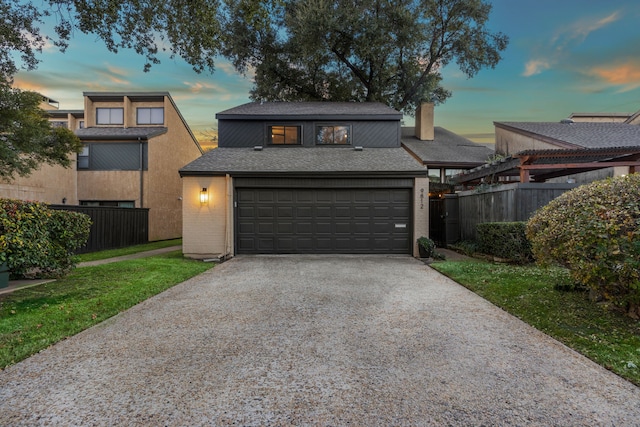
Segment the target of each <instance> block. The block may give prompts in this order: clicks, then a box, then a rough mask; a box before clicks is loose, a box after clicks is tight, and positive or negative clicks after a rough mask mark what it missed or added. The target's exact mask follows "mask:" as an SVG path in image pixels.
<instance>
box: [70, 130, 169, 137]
mask: <svg viewBox="0 0 640 427" xmlns="http://www.w3.org/2000/svg"><path fill="white" fill-rule="evenodd" d="M166 132H167V128H165V127H134V128H119V127H90V128H84V129H76V131H75V134H76V135H77V136H78V138H80V139H85V140H86V139H117V140H125V139H126V140H131V139H138V138H142V139H149V138H153V137H154V136H158V135H162V134H163V133H166Z"/></svg>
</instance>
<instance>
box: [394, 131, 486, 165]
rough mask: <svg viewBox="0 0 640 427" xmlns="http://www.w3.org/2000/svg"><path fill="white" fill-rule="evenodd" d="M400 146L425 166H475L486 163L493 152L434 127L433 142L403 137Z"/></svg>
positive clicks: (484, 146) (483, 146) (413, 137)
mask: <svg viewBox="0 0 640 427" xmlns="http://www.w3.org/2000/svg"><path fill="white" fill-rule="evenodd" d="M402 145H403V146H404V147H405V148H406V149H407V150H409V151H410V152H411V153H413V154H414V155H415V156H416V157H417V158H419V159H421V160H422V162H423V163H424V164H425V165H427V166H446V165H451V166H477V165H480V164H483V163H486V162H487V161H488V159H489V157H490V156H491V155H493V150H492V149H491V148H489V147H488V146H486V145H484V144H478V143H476V142H473V141H469V140H468V139H466V138H464V137H462V136H460V135H457V134H455V133H453V132H451V131H448V130H447V129H444V128H441V127H439V126H436V127H435V128H434V140H433V141H421V140H419V139H418V138H416V137H415V136H403V137H402Z"/></svg>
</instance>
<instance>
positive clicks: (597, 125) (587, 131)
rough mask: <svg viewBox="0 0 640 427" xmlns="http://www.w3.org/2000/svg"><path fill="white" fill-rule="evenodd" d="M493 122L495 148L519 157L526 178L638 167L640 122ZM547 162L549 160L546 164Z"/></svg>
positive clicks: (582, 176) (582, 177)
mask: <svg viewBox="0 0 640 427" xmlns="http://www.w3.org/2000/svg"><path fill="white" fill-rule="evenodd" d="M494 126H495V130H496V153H497V154H500V155H502V156H504V157H505V158H511V159H513V158H515V157H517V158H518V159H519V160H518V161H517V162H520V166H519V169H520V171H529V172H527V173H526V174H523V176H521V181H522V182H528V181H529V178H530V177H531V175H532V176H533V179H534V180H535V181H538V182H543V181H550V182H554V181H553V180H554V179H556V181H557V180H558V179H560V180H564V181H566V180H571V181H573V182H577V183H585V182H591V181H594V180H597V179H602V178H605V177H607V176H613V175H622V174H627V173H630V172H633V171H635V168H636V166H635V165H636V163H637V161H638V159H639V155H640V126H636V125H632V124H629V123H616V122H574V121H572V120H563V121H561V122H494ZM559 150H566V151H564V152H562V151H559ZM542 156H544V157H542ZM545 162H546V164H547V165H551V166H549V167H546V168H544V166H543V165H544V164H545ZM533 163H537V166H533ZM517 175H520V174H519V173H518V174H517ZM525 175H526V176H529V178H525V177H524V176H525ZM559 177H561V178H559Z"/></svg>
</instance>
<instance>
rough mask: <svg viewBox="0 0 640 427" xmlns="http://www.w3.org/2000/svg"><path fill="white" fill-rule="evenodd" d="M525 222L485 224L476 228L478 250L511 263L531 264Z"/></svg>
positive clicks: (531, 256) (531, 257)
mask: <svg viewBox="0 0 640 427" xmlns="http://www.w3.org/2000/svg"><path fill="white" fill-rule="evenodd" d="M525 230H526V223H525V222H485V223H483V224H478V225H477V226H476V231H477V236H478V250H479V251H480V252H482V253H484V254H487V255H492V256H495V257H498V258H502V259H505V260H508V261H511V262H517V263H526V262H531V261H532V259H533V255H532V254H531V245H530V243H529V240H527V236H526V235H525Z"/></svg>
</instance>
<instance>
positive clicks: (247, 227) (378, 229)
mask: <svg viewBox="0 0 640 427" xmlns="http://www.w3.org/2000/svg"><path fill="white" fill-rule="evenodd" d="M236 197H237V198H236V200H237V210H236V252H237V253H240V254H250V253H253V254H255V253H280V254H285V253H393V254H409V253H411V238H410V236H411V233H412V230H411V209H412V203H411V190H410V189H405V188H402V189H399V188H393V189H367V188H363V189H351V188H348V189H345V188H340V189H308V188H304V189H303V188H290V189H283V188H264V189H262V188H238V189H237V192H236Z"/></svg>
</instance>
